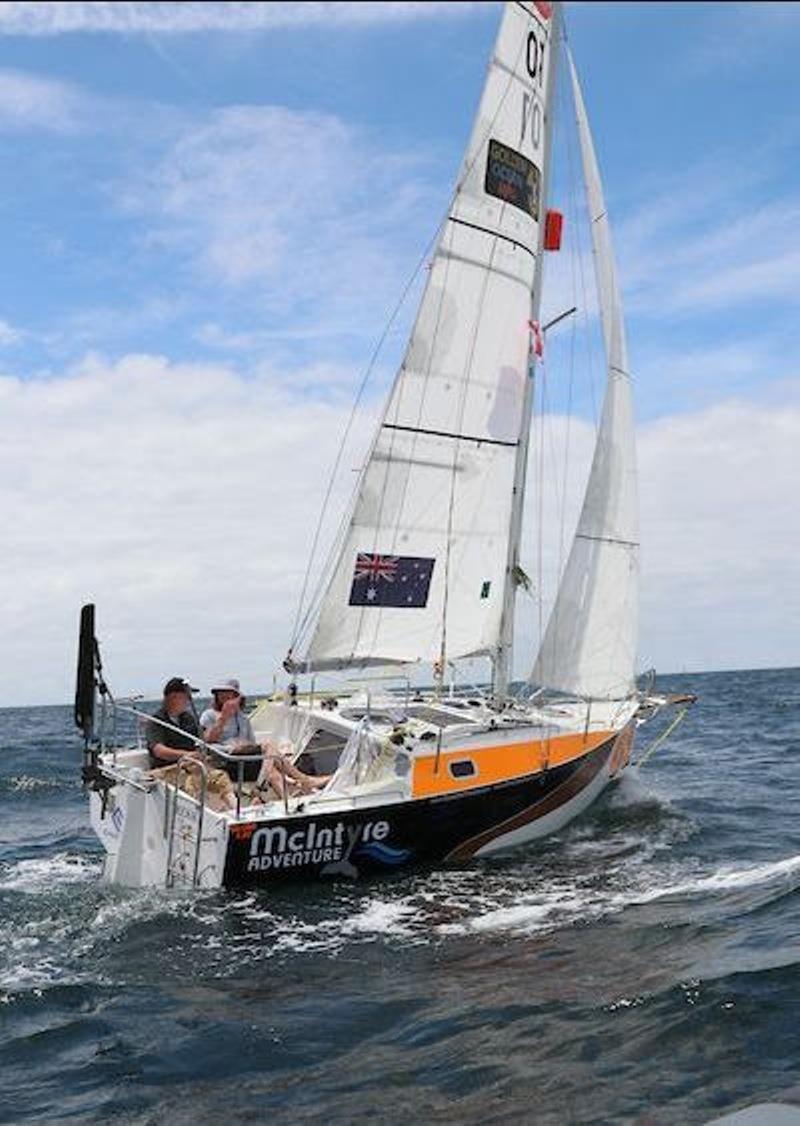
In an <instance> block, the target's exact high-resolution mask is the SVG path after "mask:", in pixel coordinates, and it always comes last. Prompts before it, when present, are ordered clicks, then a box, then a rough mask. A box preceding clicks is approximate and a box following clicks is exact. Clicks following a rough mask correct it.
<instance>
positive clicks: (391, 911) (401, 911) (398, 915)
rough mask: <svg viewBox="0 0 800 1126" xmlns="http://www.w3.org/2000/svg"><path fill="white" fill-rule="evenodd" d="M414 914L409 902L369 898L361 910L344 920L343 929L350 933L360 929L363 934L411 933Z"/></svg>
mask: <svg viewBox="0 0 800 1126" xmlns="http://www.w3.org/2000/svg"><path fill="white" fill-rule="evenodd" d="M414 914H415V908H414V906H413V905H412V904H411V903H409V902H403V901H402V900H400V901H398V900H393V901H392V902H388V903H387V902H385V901H384V900H380V899H371V900H369V901H368V902H367V904H366V906H365V907H364V909H363V911H361V912H360V913H359V914H358V915H354V916H353V917H352V918H350V919H347V920H346V921H345V923H344V924H343V929H344V930H346V931H348V932H349V933H351V934H352V933H353V932H359V931H360V932H362V933H365V934H393V935H403V936H405V935H411V934H412V933H413V927H412V925H411V924H412V917H413V916H414Z"/></svg>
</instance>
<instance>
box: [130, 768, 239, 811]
mask: <svg viewBox="0 0 800 1126" xmlns="http://www.w3.org/2000/svg"><path fill="white" fill-rule="evenodd" d="M178 770H179V767H178V764H177V763H176V762H175V763H170V765H169V766H159V767H156V769H155V770H151V771H150V776H151V777H152V778H158V779H159V780H160V781H162V782H166V783H167V784H168V785H171V786H174V785H175V782H176V781H177V778H178ZM180 772H181V789H182V790H183V792H184V793H185V794H188V795H189V797H191V798H196V799H197V800H198V801H199V800H200V793H201V791H202V785H203V783H202V776H201V774H200V771H199V770H191V769H187V768H186V767H181V768H180ZM206 774H207V782H206V794H209V795H210V794H215V795H216V796H217V797H220V798H224V799H228V798H230V797H235V796H236V792H235V790H234V788H233V783H232V782H231V780H230V778H229V777H228V775H227V774H226V773H225V771H224V770H217V769H215V768H214V767H211V768H209V767H206Z"/></svg>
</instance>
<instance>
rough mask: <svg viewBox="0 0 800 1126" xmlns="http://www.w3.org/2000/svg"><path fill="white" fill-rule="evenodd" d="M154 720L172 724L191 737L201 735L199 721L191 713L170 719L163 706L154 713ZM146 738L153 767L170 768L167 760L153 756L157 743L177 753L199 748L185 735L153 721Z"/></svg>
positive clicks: (182, 713)
mask: <svg viewBox="0 0 800 1126" xmlns="http://www.w3.org/2000/svg"><path fill="white" fill-rule="evenodd" d="M153 719H163V720H164V721H165V723H171V724H172V726H173V727H180V729H181V731H186V732H188V733H189V735H196V736H199V735H200V729H199V728H198V726H197V720H196V719H195V718H194V716H193V715H192V713H191V712H181V714H180V715H179V716H178V718H177V719H170V717H169V715H168V714H167V709H166V708H165V707H164V705H163V704H162V705H161V707H160V708H159V709H158V711H157V712H154V713H153ZM145 738H146V739H147V749H148V751H149V752H150V766H151V767H156V766H169V763H168V762H167V761H166V759H162V758H156V756H155V755H154V754H153V747H154V746H155V744H156V743H163V744H164V746H165V747H172V748H173V749H174V750H176V751H193V750H194V749H195V747H196V746H197V744H196V743H193V742H192V740H191V739H187V738H186V736H185V735H179V734H178V732H177V731H171V730H170V729H169V728H168V727H162V726H161V724H160V723H154V722H153V720H152V719H151V720H150V722H149V723H148V725H147V730H146V732H145Z"/></svg>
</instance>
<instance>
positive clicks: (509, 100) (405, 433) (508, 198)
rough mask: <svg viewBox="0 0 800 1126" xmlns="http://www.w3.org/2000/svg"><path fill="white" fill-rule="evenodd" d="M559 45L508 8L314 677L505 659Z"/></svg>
mask: <svg viewBox="0 0 800 1126" xmlns="http://www.w3.org/2000/svg"><path fill="white" fill-rule="evenodd" d="M543 7H544V6H543ZM551 47H552V36H551V22H550V20H549V18H547V17H545V16H544V15H543V14H542V11H539V10H537V9H536V8H535V7H534V9H529V8H527V7H526V6H524V5H521V4H508V5H507V6H506V8H505V10H504V13H503V17H502V20H501V24H500V29H499V32H498V37H497V42H496V45H495V50H494V54H493V56H492V61H491V63H490V65H489V68H488V72H487V77H486V82H485V85H484V90H483V94H482V98H481V101H480V105H479V108H478V113H477V116H476V119H475V122H474V124H473V129H472V134H471V137H470V141H469V145H468V147H467V151H466V155H465V158H464V161H463V164H462V168H461V172H460V175H459V177H458V181H457V183H458V188H457V190H456V193H455V196H454V198H453V201H452V204H451V206H450V208H449V209H448V217H447V219H446V220H445V221H444V223H443V225H442V230H441V232H440V235H439V239H438V243H437V246H436V249H435V252H434V254H433V257H432V260H431V263H430V266H429V272H428V278H427V281H426V285H425V289H424V293H423V296H422V299H421V303H420V308H419V311H418V314H417V318H416V322H415V325H414V328H413V331H412V333H411V338H410V341H409V344H408V348H407V350H406V354H405V357H404V360H403V363H402V365H401V368H400V371H399V372H398V375H397V378H396V380H395V383H394V386H393V389H392V392H391V395H390V397H389V401H388V403H387V405H386V408H385V411H384V415H383V418H382V419H381V424H380V426H379V428H378V432H377V435H376V437H375V440H374V443H373V446H372V449H371V452H370V456H369V458H368V460H367V462H366V464H365V467H364V470H363V472H362V475H361V479H360V482H359V490H358V495H357V498H356V502H355V506H354V509H353V511H352V515H351V519H350V522H349V526H348V528H347V530H346V533H345V535H344V540H343V545H342V548H341V551H340V553H339V555H338V558H337V559H336V561H335V564H334V566H333V568H332V571H331V574H330V577H329V581H328V585H327V589H326V592H325V595H324V597H323V599H322V603H321V608H320V612H319V617H318V620H317V625H316V629H315V631H314V634H313V636H312V638H311V642H310V645H309V648H308V651H307V654H306V661H305V667H306V668H307V669H309V670H310V669H322V668H330V667H332V662H333V663H334V664H335V667H337V668H346V667H360V666H364V665H367V664H374V663H376V662H385V663H397V662H436V661H443V660H452V659H455V658H457V657H466V656H475V655H482V654H488V653H494V652H495V651H496V649H497V645H498V638H499V635H500V630H501V619H502V613H503V604H504V590H505V585H506V578H507V558H508V543H509V535H510V529H511V510H512V504H513V492H514V483H515V470H516V465H517V459H518V456H519V446H520V438H521V433H522V430H523V427H524V426H525V425H526V420H525V419H524V404H525V399H526V394H525V392H526V382H527V380H528V378H529V372H528V353H529V331H530V330H529V319H530V306H531V293H532V289H533V286H534V279H535V277H536V276H537V260H538V257H539V254H540V243H541V239H540V226H541V223H542V221H543V185H544V184H545V182H546V167H545V162H546V142H545V133H546V131H545V113H546V105H545V103H546V102H547V100H548V97H549V94H547V93H546V92H547V91H550V89H551V83H550V80H549V74H550V69H551V66H552V64H553V59H552V58H551V55H552V50H551ZM406 592H408V593H406Z"/></svg>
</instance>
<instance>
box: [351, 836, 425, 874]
mask: <svg viewBox="0 0 800 1126" xmlns="http://www.w3.org/2000/svg"><path fill="white" fill-rule="evenodd" d="M355 855H356V856H368V857H369V858H370V859H371V860H377V862H378V863H379V864H385V865H386V866H387V868H395V867H397V866H398V865H399V864H405V863H406V861H408V860H410V859H411V857H412V856H413V852H412V850H411V849H410V848H392V847H391V846H390V845H386V844H381V843H379V842H378V841H372V842H370V844H366V845H361V847H360V848H359V849H358V850H357V851H356V853H355Z"/></svg>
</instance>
